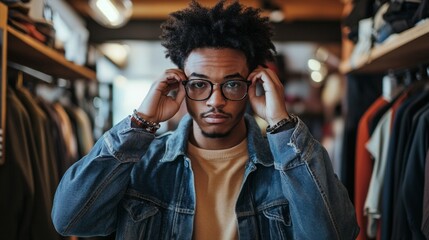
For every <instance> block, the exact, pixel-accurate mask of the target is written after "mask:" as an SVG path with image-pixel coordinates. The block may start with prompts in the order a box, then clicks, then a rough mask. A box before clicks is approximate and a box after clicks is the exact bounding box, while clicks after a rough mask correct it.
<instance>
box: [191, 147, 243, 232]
mask: <svg viewBox="0 0 429 240" xmlns="http://www.w3.org/2000/svg"><path fill="white" fill-rule="evenodd" d="M188 154H189V157H190V159H191V163H192V170H193V171H194V177H195V192H196V198H197V199H196V201H197V203H196V212H195V221H194V237H193V238H194V239H197V240H200V239H204V240H209V239H216V240H218V239H238V225H237V217H236V214H235V203H236V202H237V198H238V194H239V193H240V187H241V184H242V182H243V176H244V168H245V167H244V166H245V164H246V161H247V160H248V153H247V140H243V141H242V142H241V143H240V144H238V145H237V146H234V147H232V148H229V149H222V150H205V149H201V148H197V147H196V146H194V145H192V144H191V143H188Z"/></svg>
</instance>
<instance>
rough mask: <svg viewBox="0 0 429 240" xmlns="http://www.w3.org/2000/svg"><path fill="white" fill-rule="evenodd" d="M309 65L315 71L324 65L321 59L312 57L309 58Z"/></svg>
mask: <svg viewBox="0 0 429 240" xmlns="http://www.w3.org/2000/svg"><path fill="white" fill-rule="evenodd" d="M307 65H308V68H309V69H310V70H313V71H319V70H320V68H321V67H322V64H321V63H320V62H319V61H317V60H316V59H312V58H310V59H308V62H307Z"/></svg>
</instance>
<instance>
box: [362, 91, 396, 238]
mask: <svg viewBox="0 0 429 240" xmlns="http://www.w3.org/2000/svg"><path fill="white" fill-rule="evenodd" d="M387 103H388V102H387V100H386V99H385V98H384V97H383V96H381V97H379V98H378V99H377V100H376V101H375V102H374V103H373V104H372V105H371V106H370V107H369V108H368V110H367V111H366V112H365V114H364V115H363V116H362V118H361V119H360V121H359V127H358V133H357V134H358V135H357V143H356V158H355V188H354V191H355V194H354V197H355V199H354V203H355V209H356V218H357V220H358V224H359V226H360V227H361V229H365V228H366V226H367V219H366V217H365V216H364V214H363V212H364V203H365V199H366V196H367V193H368V187H369V182H370V180H371V173H372V166H373V162H372V159H371V155H370V153H369V151H368V150H367V149H366V147H365V144H366V142H367V141H368V140H369V138H370V134H369V123H370V122H371V121H372V118H373V117H374V115H375V114H376V113H377V111H378V110H379V109H380V108H381V107H383V106H385V105H386V104H387ZM358 239H359V240H365V239H368V237H367V235H366V231H360V232H359V236H358Z"/></svg>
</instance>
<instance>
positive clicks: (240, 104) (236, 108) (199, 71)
mask: <svg viewBox="0 0 429 240" xmlns="http://www.w3.org/2000/svg"><path fill="white" fill-rule="evenodd" d="M184 71H185V74H186V76H187V77H188V80H192V79H204V80H208V81H210V82H212V83H213V84H216V85H215V86H213V92H212V94H211V96H210V97H209V98H208V99H207V100H203V101H195V100H191V99H189V98H186V106H187V108H188V111H189V114H190V115H191V116H192V118H193V119H194V134H196V135H200V136H201V137H205V138H225V137H229V136H231V133H232V130H233V129H236V128H237V129H241V130H242V129H245V124H244V119H243V115H244V113H245V110H246V103H247V97H246V98H244V99H242V100H239V101H232V100H227V99H225V97H224V96H223V95H222V92H221V91H222V90H221V88H220V85H219V84H221V83H224V82H226V81H228V80H237V79H241V80H247V76H248V74H249V69H248V67H247V62H246V57H245V55H244V54H243V53H242V52H240V51H238V50H234V49H227V48H224V49H214V48H199V49H195V50H193V51H192V52H191V53H190V54H189V56H188V58H187V59H186V62H185V65H184ZM196 125H197V126H196ZM199 130H200V132H195V131H199ZM234 134H236V132H234Z"/></svg>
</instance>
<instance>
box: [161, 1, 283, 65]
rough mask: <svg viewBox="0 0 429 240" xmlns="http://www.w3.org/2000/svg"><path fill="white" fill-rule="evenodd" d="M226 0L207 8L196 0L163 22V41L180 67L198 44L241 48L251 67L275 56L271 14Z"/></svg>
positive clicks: (169, 54)
mask: <svg viewBox="0 0 429 240" xmlns="http://www.w3.org/2000/svg"><path fill="white" fill-rule="evenodd" d="M225 2H226V0H221V1H219V2H218V3H217V4H216V5H215V6H213V7H212V8H206V7H203V6H201V5H200V4H199V3H198V2H196V1H195V0H193V1H192V2H191V3H190V5H189V6H188V8H185V9H183V10H180V11H177V12H173V13H171V14H170V16H169V18H168V19H167V20H166V21H165V22H164V23H163V24H162V25H161V29H162V34H161V36H160V38H161V44H162V46H164V47H165V48H166V57H167V58H168V57H169V58H170V59H171V61H172V62H173V63H174V64H175V65H176V66H177V67H179V68H180V69H183V68H184V64H185V60H186V58H187V57H188V55H189V54H190V52H191V51H192V50H194V49H197V48H232V49H236V50H240V51H242V52H243V53H244V54H245V56H246V59H247V65H248V67H249V69H250V70H251V69H254V68H256V67H257V66H258V65H262V66H265V63H266V61H269V60H272V59H273V55H274V54H275V52H276V49H275V46H274V44H273V43H272V41H271V37H272V35H273V32H272V26H271V24H270V22H269V20H268V18H266V17H261V16H260V12H261V10H260V9H255V8H251V7H244V6H243V5H241V4H240V3H239V2H238V1H234V2H232V3H230V4H229V5H226V4H225Z"/></svg>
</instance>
